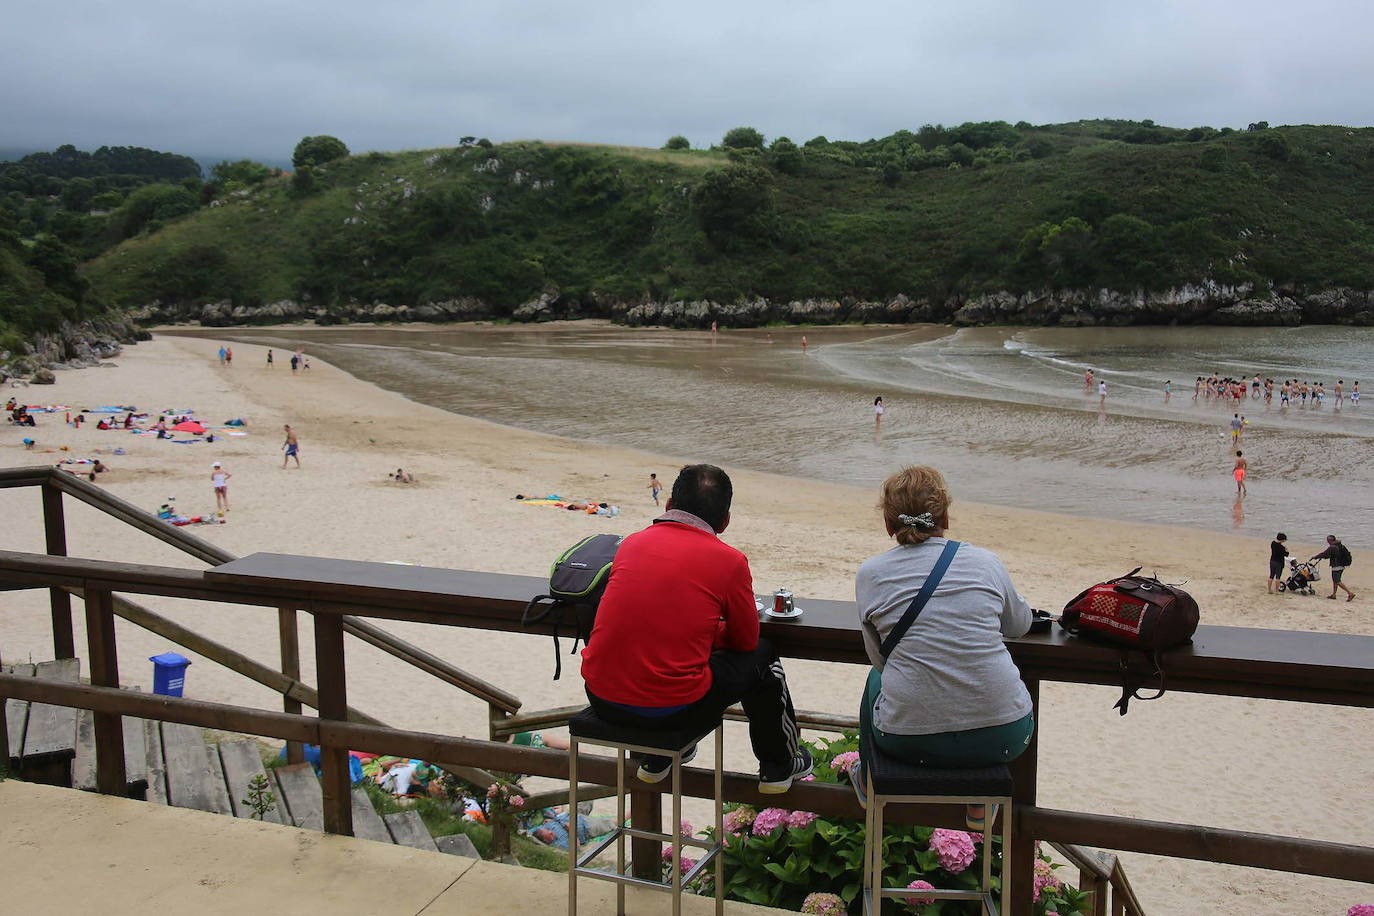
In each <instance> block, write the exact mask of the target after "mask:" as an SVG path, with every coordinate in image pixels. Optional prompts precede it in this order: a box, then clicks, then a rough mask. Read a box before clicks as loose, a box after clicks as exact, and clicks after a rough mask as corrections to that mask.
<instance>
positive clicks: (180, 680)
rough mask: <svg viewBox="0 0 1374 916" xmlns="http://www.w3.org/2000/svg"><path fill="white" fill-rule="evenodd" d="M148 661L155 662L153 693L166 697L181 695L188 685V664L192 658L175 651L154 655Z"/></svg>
mask: <svg viewBox="0 0 1374 916" xmlns="http://www.w3.org/2000/svg"><path fill="white" fill-rule="evenodd" d="M148 661H150V662H152V663H153V693H156V694H159V695H161V696H164V697H179V696H181V691H182V688H183V687H185V686H186V666H187V665H189V664H191V660H190V659H189V658H187V657H186V656H184V655H178V654H177V653H175V652H163V653H162V654H161V655H152V656H149V657H148Z"/></svg>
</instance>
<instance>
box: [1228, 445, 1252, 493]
mask: <svg viewBox="0 0 1374 916" xmlns="http://www.w3.org/2000/svg"><path fill="white" fill-rule="evenodd" d="M1249 468H1250V463H1249V462H1248V461H1246V460H1245V453H1244V452H1240V451H1237V452H1236V466H1235V467H1234V468H1232V470H1231V476H1232V477H1234V478H1235V479H1236V495H1237V496H1244V495H1245V493H1246V491H1245V472H1246V471H1247V470H1249Z"/></svg>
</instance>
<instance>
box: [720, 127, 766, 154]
mask: <svg viewBox="0 0 1374 916" xmlns="http://www.w3.org/2000/svg"><path fill="white" fill-rule="evenodd" d="M720 145H721V146H723V147H725V148H726V149H763V134H761V133H759V132H758V131H757V130H755V129H754V128H752V127H732V128H730V129H729V130H727V131H726V132H725V136H724V137H722V138H721V141H720Z"/></svg>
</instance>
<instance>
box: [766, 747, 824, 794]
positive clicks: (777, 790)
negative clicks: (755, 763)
mask: <svg viewBox="0 0 1374 916" xmlns="http://www.w3.org/2000/svg"><path fill="white" fill-rule="evenodd" d="M810 775H811V752H810V751H808V750H807V749H806V748H801V749H800V750H798V751H797V755H796V756H795V757H793V758H792V760H791V762H790V763H787V764H784V765H782V766H779V767H776V768H774V767H770V766H764V767H761V768H760V769H759V791H760V792H762V793H763V794H764V795H781V794H782V793H784V792H786V791H787V790H788V789H790V788H792V780H794V779H801V778H802V777H803V776H810Z"/></svg>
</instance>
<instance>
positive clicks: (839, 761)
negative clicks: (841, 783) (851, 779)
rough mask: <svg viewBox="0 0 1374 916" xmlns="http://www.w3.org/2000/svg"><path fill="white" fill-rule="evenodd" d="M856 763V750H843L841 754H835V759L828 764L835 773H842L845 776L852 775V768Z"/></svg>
mask: <svg viewBox="0 0 1374 916" xmlns="http://www.w3.org/2000/svg"><path fill="white" fill-rule="evenodd" d="M858 765H859V752H858V751H845V752H844V753H843V754H836V755H835V759H834V760H831V761H830V766H831V768H832V769H833V770H834V771H835V772H836V773H843V774H844V775H846V776H852V775H854V768H855V767H856V766H858Z"/></svg>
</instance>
